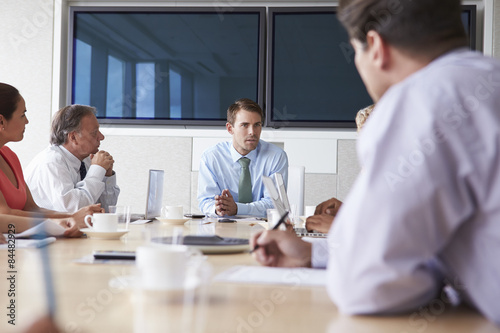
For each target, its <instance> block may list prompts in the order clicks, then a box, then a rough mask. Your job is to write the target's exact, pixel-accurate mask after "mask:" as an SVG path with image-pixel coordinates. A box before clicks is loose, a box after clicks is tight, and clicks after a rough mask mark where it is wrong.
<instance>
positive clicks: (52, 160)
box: [26, 105, 120, 212]
mask: <svg viewBox="0 0 500 333" xmlns="http://www.w3.org/2000/svg"><path fill="white" fill-rule="evenodd" d="M102 140H104V135H102V133H101V132H100V131H99V122H98V121H97V118H96V116H95V108H93V107H91V106H86V105H69V106H66V107H64V108H62V109H61V110H59V111H58V112H57V113H56V115H55V116H54V119H53V121H52V131H51V137H50V143H51V145H50V146H49V147H47V148H46V149H45V150H43V151H42V152H40V153H39V154H38V155H37V156H36V157H35V158H34V159H33V160H32V161H31V163H30V164H29V165H28V168H27V169H26V183H27V184H28V187H29V188H30V190H31V193H32V195H33V199H34V200H35V202H36V203H37V204H38V205H39V206H40V207H43V208H47V209H52V210H56V211H67V212H75V211H77V210H78V209H79V208H81V207H84V206H87V205H90V204H94V203H101V205H102V208H104V209H105V210H106V211H107V210H108V207H109V206H110V205H115V204H116V202H117V201H118V195H119V193H120V188H119V187H118V186H117V185H116V174H115V172H114V171H113V164H114V160H113V157H112V156H111V155H110V154H109V153H108V152H106V151H104V150H99V145H100V142H101V141H102Z"/></svg>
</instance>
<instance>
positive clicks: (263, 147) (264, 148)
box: [259, 140, 286, 154]
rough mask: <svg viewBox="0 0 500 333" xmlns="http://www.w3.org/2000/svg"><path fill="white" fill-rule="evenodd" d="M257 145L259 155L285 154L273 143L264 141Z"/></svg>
mask: <svg viewBox="0 0 500 333" xmlns="http://www.w3.org/2000/svg"><path fill="white" fill-rule="evenodd" d="M259 143H260V152H261V153H273V154H286V153H285V151H284V150H283V149H281V148H280V147H278V146H277V145H275V144H274V143H270V142H266V141H264V140H260V141H259Z"/></svg>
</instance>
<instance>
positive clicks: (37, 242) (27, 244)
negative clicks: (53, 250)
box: [0, 237, 56, 250]
mask: <svg viewBox="0 0 500 333" xmlns="http://www.w3.org/2000/svg"><path fill="white" fill-rule="evenodd" d="M55 241H56V238H55V237H47V238H43V239H16V245H15V248H16V250H17V249H25V248H34V247H42V246H46V245H49V244H51V243H54V242H55ZM8 246H9V244H0V250H2V249H8ZM11 248H12V247H11Z"/></svg>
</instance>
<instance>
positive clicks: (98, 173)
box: [85, 164, 106, 181]
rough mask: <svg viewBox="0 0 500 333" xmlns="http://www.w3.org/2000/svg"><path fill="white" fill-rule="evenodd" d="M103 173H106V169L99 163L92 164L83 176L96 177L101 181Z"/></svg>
mask: <svg viewBox="0 0 500 333" xmlns="http://www.w3.org/2000/svg"><path fill="white" fill-rule="evenodd" d="M105 175H106V169H104V168H103V167H102V166H100V165H97V164H92V165H91V166H90V167H89V170H88V171H87V175H86V176H85V178H87V177H92V178H97V179H99V180H101V181H102V180H103V179H104V176H105Z"/></svg>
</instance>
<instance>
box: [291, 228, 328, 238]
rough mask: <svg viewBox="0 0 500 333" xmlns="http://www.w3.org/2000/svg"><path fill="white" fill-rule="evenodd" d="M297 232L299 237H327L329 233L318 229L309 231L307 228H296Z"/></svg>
mask: <svg viewBox="0 0 500 333" xmlns="http://www.w3.org/2000/svg"><path fill="white" fill-rule="evenodd" d="M294 230H295V233H296V234H297V236H299V237H326V236H328V234H326V233H323V232H316V231H307V229H306V228H295V229H294Z"/></svg>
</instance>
